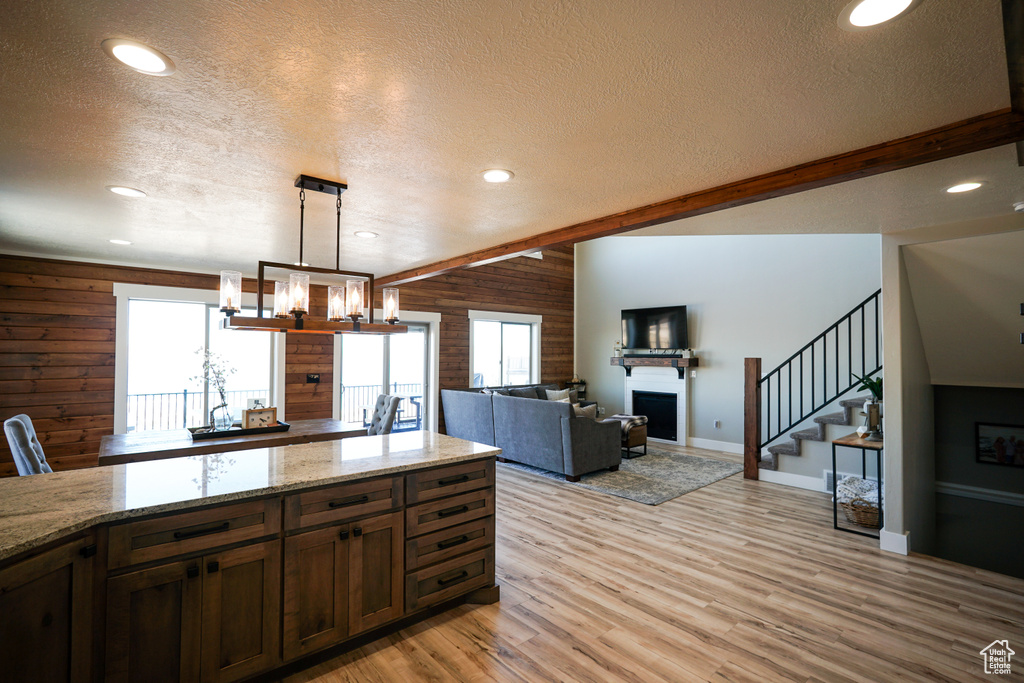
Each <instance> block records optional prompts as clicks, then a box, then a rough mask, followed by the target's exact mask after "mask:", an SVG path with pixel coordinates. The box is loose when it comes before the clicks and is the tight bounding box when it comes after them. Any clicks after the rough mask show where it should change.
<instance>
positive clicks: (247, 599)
mask: <svg viewBox="0 0 1024 683" xmlns="http://www.w3.org/2000/svg"><path fill="white" fill-rule="evenodd" d="M280 549H281V544H280V541H270V542H266V543H257V544H254V545H250V546H245V547H242V548H236V549H234V550H227V551H224V552H220V553H211V554H210V555H207V556H205V557H201V558H194V559H190V560H181V561H178V562H170V563H168V564H163V565H160V566H158V567H153V568H150V569H142V570H139V571H134V572H130V573H128V574H124V575H122V576H117V577H113V578H111V579H109V580H108V581H107V646H106V650H107V657H106V678H107V680H108V681H111V682H118V683H120V682H122V681H123V682H125V683H135V682H136V681H138V682H139V683H151V682H153V683H165V682H166V683H186V682H190V681H203V682H204V683H206V682H209V683H226V682H227V681H235V680H238V679H240V678H244V677H246V676H250V675H252V674H254V673H258V672H260V671H265V670H268V669H270V668H273V666H274V665H275V664H276V663H277V661H278V655H277V642H278V634H279V632H280V627H279V624H278V619H279V614H280V612H279V609H280V564H281V550H280Z"/></svg>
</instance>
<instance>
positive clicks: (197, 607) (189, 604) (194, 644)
mask: <svg viewBox="0 0 1024 683" xmlns="http://www.w3.org/2000/svg"><path fill="white" fill-rule="evenodd" d="M201 565H202V558H196V559H192V560H183V561H180V562H171V563H169V564H164V565H160V566H159V567H153V568H151V569H143V570H140V571H135V572H131V573H130V574H124V575H123V576H117V577H114V578H111V579H109V580H108V581H107V647H106V654H107V656H106V680H107V681H108V682H110V683H134V682H136V681H138V682H139V683H143V682H145V683H150V682H151V683H191V682H193V681H198V680H199V648H200V635H201V629H202V595H203V579H202V574H201V573H200V570H201Z"/></svg>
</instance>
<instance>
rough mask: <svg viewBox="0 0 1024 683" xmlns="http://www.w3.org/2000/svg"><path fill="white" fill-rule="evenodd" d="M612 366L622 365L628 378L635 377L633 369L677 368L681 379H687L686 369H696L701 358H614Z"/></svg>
mask: <svg viewBox="0 0 1024 683" xmlns="http://www.w3.org/2000/svg"><path fill="white" fill-rule="evenodd" d="M611 360H612V365H621V366H622V367H623V368H625V369H626V377H632V376H633V368H635V367H644V368H651V367H655V368H675V369H676V371H677V372H678V373H679V379H684V378H685V377H686V368H695V367H697V366H698V365H700V359H699V358H668V357H661V356H648V357H644V358H622V357H619V356H613V357H612V359H611Z"/></svg>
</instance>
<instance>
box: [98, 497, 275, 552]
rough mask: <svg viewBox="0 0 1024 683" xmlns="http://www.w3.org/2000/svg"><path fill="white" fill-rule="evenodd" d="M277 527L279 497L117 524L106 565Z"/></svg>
mask: <svg viewBox="0 0 1024 683" xmlns="http://www.w3.org/2000/svg"><path fill="white" fill-rule="evenodd" d="M280 530H281V499H280V498H269V499H267V500H254V501H251V502H247V503H238V504H236V505H225V506H223V507H217V508H210V509H208V510H199V511H196V512H184V513H181V514H171V515H168V516H166V517H158V518H156V519H147V520H144V521H141V522H129V523H127V524H118V525H115V526H112V527H110V532H109V534H110V535H109V551H108V555H107V566H108V567H109V568H111V569H116V568H118V567H127V566H130V565H133V564H139V563H141V562H151V561H153V560H160V559H163V558H166V557H174V556H175V555H183V554H185V553H193V552H199V551H204V550H208V549H210V548H216V547H219V546H223V545H227V544H229V543H238V542H239V541H247V540H249V539H253V538H260V537H261V536H269V535H270V534H276V533H278V532H279V531H280Z"/></svg>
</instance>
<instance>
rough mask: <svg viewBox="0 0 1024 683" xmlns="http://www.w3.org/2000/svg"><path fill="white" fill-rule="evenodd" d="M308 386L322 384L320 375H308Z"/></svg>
mask: <svg viewBox="0 0 1024 683" xmlns="http://www.w3.org/2000/svg"><path fill="white" fill-rule="evenodd" d="M306 384H320V374H319V373H316V374H313V373H310V374H308V375H306Z"/></svg>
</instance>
